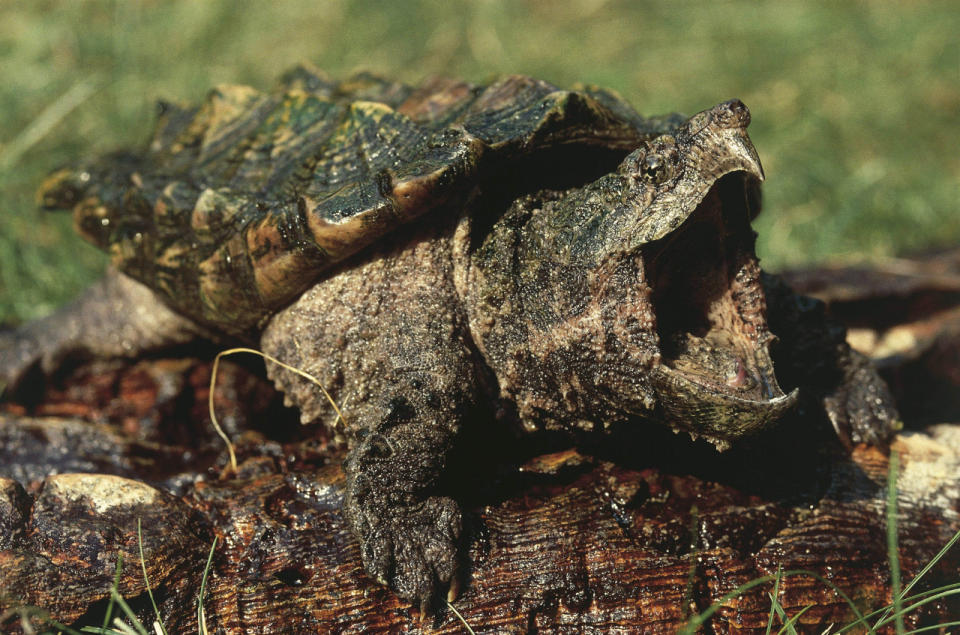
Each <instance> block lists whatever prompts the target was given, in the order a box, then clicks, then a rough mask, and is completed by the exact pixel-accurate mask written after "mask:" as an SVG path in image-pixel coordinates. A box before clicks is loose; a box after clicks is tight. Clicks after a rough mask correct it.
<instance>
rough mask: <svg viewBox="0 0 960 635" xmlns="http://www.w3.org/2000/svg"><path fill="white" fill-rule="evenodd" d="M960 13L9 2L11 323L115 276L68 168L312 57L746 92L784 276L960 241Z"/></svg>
mask: <svg viewBox="0 0 960 635" xmlns="http://www.w3.org/2000/svg"><path fill="white" fill-rule="evenodd" d="M958 33H960V11H958V8H957V4H956V2H955V1H954V0H944V1H941V2H935V1H930V2H922V1H908V2H894V1H892V0H891V1H880V0H876V1H872V2H871V1H861V2H853V1H850V2H800V1H797V2H777V3H773V2H766V3H764V2H757V1H756V0H740V1H729V2H697V3H695V2H684V3H674V2H640V1H637V0H571V1H563V2H561V1H558V0H526V1H518V0H475V1H470V2H467V1H455V0H404V1H402V2H390V3H387V2H376V1H373V0H310V1H306V0H303V1H296V0H290V1H285V2H271V3H268V2H259V1H253V0H250V1H240V0H223V1H212V0H206V1H198V0H182V1H172V0H171V1H163V2H161V1H149V0H140V1H132V0H131V1H122V0H116V1H89V2H80V1H73V0H63V1H60V2H56V1H50V0H48V1H41V0H32V1H31V2H16V1H14V0H0V80H2V81H0V324H6V325H10V324H15V323H17V322H19V321H22V320H27V319H31V318H34V317H38V316H40V315H42V314H45V313H48V312H49V311H51V310H52V309H53V308H54V307H56V306H57V305H58V304H61V303H62V302H64V301H66V300H68V299H70V298H71V297H73V296H74V295H76V294H77V293H78V292H79V291H80V290H81V289H82V288H83V287H84V286H85V285H87V284H88V283H89V282H91V281H92V280H93V279H95V278H96V277H97V276H98V275H99V273H100V272H101V271H102V270H103V267H104V265H105V262H106V261H105V258H104V257H103V256H102V255H101V254H100V253H99V252H98V251H96V250H95V249H94V248H93V247H90V246H88V245H86V244H85V243H83V242H82V241H81V240H80V239H79V238H77V237H76V236H74V235H73V233H72V230H71V228H70V218H69V214H44V213H41V212H39V211H38V210H37V208H36V204H35V201H34V192H35V190H36V187H37V186H38V185H39V183H40V181H41V180H42V178H43V176H44V175H45V174H46V173H47V172H48V171H50V170H51V169H52V168H54V167H56V166H58V165H60V164H63V163H67V162H70V161H72V160H74V159H76V158H78V157H81V156H83V155H86V154H90V153H98V152H103V151H107V150H111V149H114V148H116V147H118V146H137V145H140V144H142V143H144V141H145V140H146V138H147V137H148V135H149V134H150V131H151V128H152V121H153V117H154V114H155V106H154V104H155V101H156V100H157V99H158V98H161V97H162V98H167V99H173V100H189V101H198V100H201V99H203V97H204V95H205V93H206V91H207V90H208V89H209V88H210V87H211V86H212V85H214V84H217V83H246V84H251V85H253V86H256V87H258V88H264V89H266V88H269V87H270V86H272V85H273V84H274V82H275V80H276V78H277V77H278V76H279V75H280V74H281V73H282V72H283V71H284V70H285V69H287V68H289V67H290V66H292V65H294V64H296V63H298V62H300V61H309V62H312V63H313V64H315V65H316V66H319V67H320V68H322V69H323V70H325V71H326V72H327V73H328V74H330V75H331V76H333V77H343V76H345V75H347V74H349V73H351V72H354V71H358V70H369V71H373V72H376V73H381V74H385V75H389V76H391V77H394V78H398V79H401V80H405V81H408V82H418V81H420V80H422V79H423V78H424V77H426V76H428V75H434V74H443V75H449V76H455V77H461V78H465V79H468V80H472V81H474V82H482V81H484V80H487V79H489V78H490V77H492V76H494V75H497V74H504V73H524V74H529V75H533V76H536V77H538V78H542V79H546V80H549V81H551V82H553V83H555V84H558V85H561V86H567V85H570V84H573V83H575V82H590V83H596V84H600V85H602V86H605V87H608V88H612V89H614V90H616V91H618V92H619V93H620V94H622V95H623V96H624V97H626V98H627V100H629V101H630V102H631V103H633V104H634V106H635V107H636V108H637V110H639V111H640V112H641V113H643V114H647V115H649V114H655V113H664V112H670V111H677V112H684V113H688V114H690V113H693V112H696V111H699V110H702V109H704V108H707V107H709V106H712V105H713V104H716V103H717V102H720V101H723V100H726V99H729V98H732V97H739V98H741V99H742V100H743V101H744V102H746V103H747V105H748V106H749V107H750V109H751V111H752V113H753V123H752V125H751V128H750V134H751V136H752V138H753V140H754V143H755V144H756V146H757V148H758V150H759V152H760V156H761V158H762V160H763V163H764V167H765V169H766V173H767V183H766V185H765V186H764V196H765V211H764V213H763V214H761V216H760V218H759V219H758V220H757V223H756V229H757V230H758V231H759V233H760V240H759V245H758V251H759V252H760V256H761V258H762V259H763V262H764V265H765V267H767V268H768V269H773V270H777V269H783V268H787V267H796V266H802V265H806V264H810V263H814V262H820V261H825V260H837V259H840V260H844V261H857V260H871V259H881V258H889V257H893V256H897V255H901V254H905V253H909V252H911V251H916V250H921V249H928V248H932V247H937V246H945V245H952V244H957V243H958V242H960V209H958V208H960V152H958V141H960V37H958V35H957V34H958Z"/></svg>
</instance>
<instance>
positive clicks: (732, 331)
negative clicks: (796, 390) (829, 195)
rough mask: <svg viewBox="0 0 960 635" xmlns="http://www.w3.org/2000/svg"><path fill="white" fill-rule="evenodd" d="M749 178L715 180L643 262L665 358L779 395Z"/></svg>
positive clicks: (719, 383) (717, 387)
mask: <svg viewBox="0 0 960 635" xmlns="http://www.w3.org/2000/svg"><path fill="white" fill-rule="evenodd" d="M749 178H750V177H747V176H746V175H745V174H743V173H733V174H728V175H726V176H724V177H722V178H721V179H719V180H718V181H717V182H716V183H714V185H713V186H712V187H711V188H710V190H709V192H708V193H707V195H706V197H704V199H703V201H702V202H701V203H700V204H699V205H698V207H697V209H696V210H695V211H694V212H693V213H692V214H691V215H690V216H689V217H688V218H687V220H686V221H685V222H684V223H683V224H682V225H681V226H680V227H679V228H678V229H677V230H676V231H674V232H671V233H670V234H669V235H667V236H665V237H664V238H662V239H660V240H658V241H655V242H654V243H651V244H650V245H648V246H647V247H646V252H645V258H644V260H645V263H646V265H647V276H648V282H649V283H650V286H651V288H652V289H653V306H654V311H655V315H656V321H657V334H658V336H659V339H660V349H661V356H662V357H661V360H662V362H663V364H664V365H665V366H666V367H667V368H669V369H671V370H673V371H676V372H679V373H681V374H682V375H683V376H685V377H686V378H688V379H690V380H692V381H694V382H696V383H697V384H700V385H702V386H704V387H706V388H708V389H710V390H711V391H716V392H720V393H725V394H731V395H736V396H738V397H741V398H745V399H753V400H763V399H770V398H772V397H776V396H778V395H780V394H782V393H781V392H780V390H779V388H778V387H777V386H776V381H775V380H774V379H773V377H772V369H771V368H770V367H769V363H768V358H767V355H766V350H765V349H766V346H765V341H766V339H767V338H768V337H769V335H768V333H767V331H766V323H765V316H764V313H765V308H764V307H763V306H762V304H763V293H762V291H761V290H760V282H759V266H758V263H757V259H756V256H755V252H754V237H755V234H754V233H753V231H752V230H751V228H750V218H751V216H752V215H753V213H752V211H751V209H750V202H749V201H751V200H752V196H751V195H750V194H751V193H750V191H749V188H750V187H752V186H753V183H751V182H750V181H748V179H749Z"/></svg>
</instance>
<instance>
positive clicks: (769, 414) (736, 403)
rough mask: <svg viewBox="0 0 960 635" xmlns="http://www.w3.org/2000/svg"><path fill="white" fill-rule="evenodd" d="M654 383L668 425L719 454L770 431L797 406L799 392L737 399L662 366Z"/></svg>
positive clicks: (725, 391) (657, 368)
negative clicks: (702, 440) (708, 444)
mask: <svg viewBox="0 0 960 635" xmlns="http://www.w3.org/2000/svg"><path fill="white" fill-rule="evenodd" d="M652 379H653V384H654V388H655V390H656V391H657V394H658V400H659V402H660V405H661V407H662V408H663V410H664V414H665V415H666V417H667V421H668V423H669V424H670V425H671V426H673V427H674V428H676V429H682V430H686V431H687V432H689V433H690V434H691V436H694V437H703V438H705V439H706V440H708V441H710V442H711V443H713V444H714V445H715V446H716V447H717V449H718V450H726V449H727V448H729V447H730V444H731V442H733V441H736V440H737V439H740V438H742V437H746V436H750V435H752V434H756V433H758V432H760V431H762V430H764V429H766V428H768V427H770V426H771V425H772V424H774V423H775V422H776V421H777V420H778V419H780V418H781V417H782V416H783V415H784V414H785V413H786V412H788V411H789V410H790V409H792V408H793V407H794V405H796V402H797V391H796V390H794V391H792V392H791V393H790V394H786V395H785V394H782V393H781V394H779V395H777V396H774V397H771V398H764V399H757V398H751V397H748V396H738V395H736V394H734V393H732V392H730V391H727V390H722V389H720V388H715V387H711V386H709V385H707V384H704V383H701V382H698V381H695V380H693V379H691V378H690V377H689V376H687V375H685V374H684V373H681V372H679V371H676V370H674V369H672V368H670V367H668V366H665V365H662V364H661V365H660V366H657V367H656V368H655V369H654V371H653V376H652Z"/></svg>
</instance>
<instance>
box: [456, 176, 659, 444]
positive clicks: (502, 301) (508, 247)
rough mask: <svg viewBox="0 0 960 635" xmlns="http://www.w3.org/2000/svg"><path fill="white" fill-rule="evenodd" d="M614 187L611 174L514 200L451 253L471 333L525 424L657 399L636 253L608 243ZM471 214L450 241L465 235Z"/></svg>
mask: <svg viewBox="0 0 960 635" xmlns="http://www.w3.org/2000/svg"><path fill="white" fill-rule="evenodd" d="M623 186H624V178H623V177H622V175H619V174H612V175H607V176H605V177H603V178H601V179H600V180H598V181H596V182H594V183H591V184H589V185H587V186H585V187H583V188H576V189H573V190H567V191H564V192H550V191H547V192H540V193H538V194H534V195H530V196H527V197H524V198H522V199H520V200H518V201H517V202H515V203H514V204H513V205H512V206H511V208H510V210H509V211H508V212H507V214H506V215H505V216H504V217H503V218H502V219H501V220H500V221H499V222H498V223H497V224H496V225H495V226H494V227H493V229H492V231H491V232H490V233H489V234H488V235H487V236H486V238H485V240H484V241H483V242H482V244H481V245H479V246H478V247H477V248H476V249H475V250H474V251H473V252H472V253H470V254H469V255H468V256H466V257H464V258H460V260H461V262H464V264H465V275H463V276H462V279H463V280H464V284H461V285H458V286H460V288H461V291H462V295H463V297H464V304H465V306H466V307H467V312H468V316H469V324H470V328H471V331H472V336H473V339H474V341H475V342H476V343H477V345H478V346H479V348H480V349H481V352H482V354H483V355H484V357H485V359H486V362H487V364H488V365H489V366H490V367H491V368H492V369H493V371H494V373H495V375H496V378H497V380H498V384H499V388H500V396H501V398H502V399H504V400H505V401H506V402H507V403H509V404H511V405H512V406H513V408H515V410H516V412H515V414H516V415H517V416H518V418H519V419H520V421H521V422H522V424H523V426H524V427H525V428H526V429H528V430H536V429H548V430H556V429H565V430H586V431H591V430H595V429H597V427H598V426H603V425H608V424H609V423H611V422H613V421H616V420H617V419H622V418H623V415H624V414H625V412H630V413H632V414H644V413H649V414H652V412H653V411H654V409H655V407H656V398H655V393H654V389H653V387H652V385H651V384H650V375H651V373H650V371H651V368H652V367H653V366H654V365H655V364H656V363H657V362H658V360H659V353H658V352H657V351H658V347H657V334H656V329H655V323H654V316H653V313H652V311H651V303H650V296H651V290H650V287H649V286H648V284H647V283H646V279H645V273H644V266H643V259H642V256H641V254H640V253H639V252H636V253H633V254H631V253H628V252H626V251H624V250H621V249H616V248H613V249H611V247H612V246H613V245H612V243H614V242H617V241H620V240H621V239H622V236H621V234H620V232H619V231H618V225H619V224H622V223H623V222H624V221H625V220H626V219H624V218H618V217H617V216H618V215H617V214H611V213H609V209H610V207H611V205H610V203H611V201H613V200H614V199H618V198H619V197H620V194H621V193H622V190H623ZM470 216H471V215H466V216H465V217H464V218H463V219H462V221H461V224H460V226H459V228H458V230H457V240H456V242H457V244H458V245H463V246H466V245H468V244H469V243H470V232H471V222H472V220H471V217H470ZM584 228H587V229H586V231H584ZM513 408H511V410H512V409H513Z"/></svg>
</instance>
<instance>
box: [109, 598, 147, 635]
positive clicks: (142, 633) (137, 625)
mask: <svg viewBox="0 0 960 635" xmlns="http://www.w3.org/2000/svg"><path fill="white" fill-rule="evenodd" d="M112 595H113V597H114V600H116V602H117V605H118V606H119V607H120V608H121V610H123V612H124V613H125V614H126V616H127V618H128V619H129V620H130V621H131V622H132V628H134V629H135V630H136V632H137V633H139V635H150V633H148V632H147V628H146V627H145V626H144V625H143V623H142V622H141V621H140V618H139V617H137V614H136V613H134V612H133V609H132V608H130V605H129V604H127V601H126V600H124V599H123V596H121V595H120V593H119V592H118V591H116V590H114V591H113V592H112Z"/></svg>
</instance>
